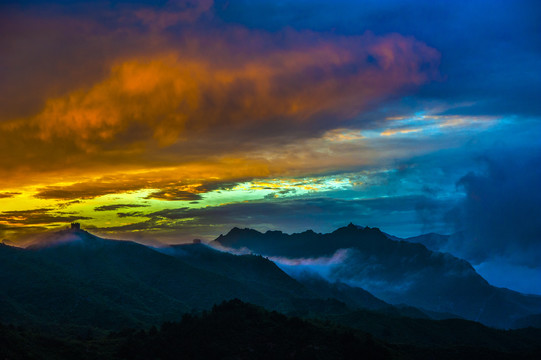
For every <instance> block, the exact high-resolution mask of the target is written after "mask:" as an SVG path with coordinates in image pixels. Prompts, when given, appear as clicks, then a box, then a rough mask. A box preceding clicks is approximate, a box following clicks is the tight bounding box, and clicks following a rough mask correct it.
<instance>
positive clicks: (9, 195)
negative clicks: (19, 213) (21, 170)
mask: <svg viewBox="0 0 541 360" xmlns="http://www.w3.org/2000/svg"><path fill="white" fill-rule="evenodd" d="M20 194H21V193H20V192H0V199H6V198H12V197H14V196H17V195H20Z"/></svg>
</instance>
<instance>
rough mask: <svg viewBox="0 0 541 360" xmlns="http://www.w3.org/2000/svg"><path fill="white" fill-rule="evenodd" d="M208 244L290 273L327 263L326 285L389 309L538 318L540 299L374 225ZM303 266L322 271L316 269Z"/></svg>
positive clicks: (488, 319) (506, 323) (237, 236)
mask: <svg viewBox="0 0 541 360" xmlns="http://www.w3.org/2000/svg"><path fill="white" fill-rule="evenodd" d="M211 245H215V246H219V247H222V248H227V249H233V250H236V251H241V250H244V251H249V252H251V253H255V254H261V255H264V256H269V257H271V258H273V259H276V261H277V262H278V263H280V262H282V263H284V264H285V266H284V269H286V271H288V270H289V272H290V273H291V274H292V275H294V276H295V275H296V274H297V271H296V270H297V269H295V267H293V269H291V267H290V266H288V264H290V263H298V264H301V265H302V264H303V263H307V264H314V263H316V264H317V263H322V262H325V260H330V261H327V266H326V267H325V268H324V270H325V271H324V276H325V278H326V279H327V280H329V281H331V282H336V281H340V282H343V283H346V284H348V285H351V286H355V287H360V288H363V289H364V290H367V291H368V292H370V293H371V294H373V295H375V296H376V297H378V298H380V299H382V300H384V301H386V302H388V303H391V304H395V305H399V304H407V305H410V306H414V307H418V308H421V309H425V310H428V311H435V312H438V313H451V314H456V315H458V316H459V317H463V318H465V319H469V320H474V321H479V322H481V323H483V324H485V325H489V326H494V327H500V328H509V327H512V326H513V325H514V323H515V322H516V321H519V319H521V318H523V317H526V316H530V315H532V314H539V313H541V296H536V295H525V294H521V293H518V292H515V291H511V290H508V289H504V288H497V287H494V286H492V285H490V284H489V283H488V282H487V281H486V280H485V279H483V278H482V277H481V276H480V275H479V274H478V273H477V272H476V271H475V269H474V268H473V267H472V266H471V265H470V264H469V263H468V262H467V261H465V260H462V259H459V258H457V257H454V256H452V255H450V254H448V253H441V252H437V251H431V250H429V249H427V247H426V246H425V245H423V244H420V243H414V242H412V240H411V239H410V240H409V241H402V240H397V238H393V237H391V236H389V235H388V234H385V233H383V232H381V231H380V230H379V229H377V228H369V227H360V226H356V225H353V224H349V225H348V226H346V227H342V228H339V229H337V230H335V231H333V232H332V233H328V234H318V233H315V232H313V231H311V230H308V231H305V232H302V233H297V234H291V235H289V234H285V233H282V232H280V231H267V232H266V233H261V232H258V231H256V230H252V229H239V228H234V229H232V230H231V231H230V232H229V233H228V234H226V235H220V236H219V237H218V238H217V239H216V240H214V241H213V242H212V243H211ZM337 254H338V255H340V256H337ZM332 259H336V260H335V261H333V260H332ZM301 268H302V266H301ZM306 269H307V270H306V272H319V273H321V272H322V271H321V270H322V269H321V267H320V268H319V269H317V268H316V270H312V269H311V267H310V266H306Z"/></svg>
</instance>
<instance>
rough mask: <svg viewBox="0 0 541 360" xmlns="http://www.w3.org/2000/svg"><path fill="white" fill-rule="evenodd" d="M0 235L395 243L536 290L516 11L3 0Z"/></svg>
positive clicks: (523, 10) (529, 153)
mask: <svg viewBox="0 0 541 360" xmlns="http://www.w3.org/2000/svg"><path fill="white" fill-rule="evenodd" d="M0 6H1V9H0V78H1V79H2V81H1V82H0V154H2V155H1V156H0V239H4V240H3V241H4V242H6V243H10V244H15V245H24V244H26V243H27V242H28V241H29V239H31V238H32V237H33V236H34V235H35V234H39V233H43V232H46V231H54V230H58V229H61V228H65V227H66V226H67V225H68V224H69V223H70V222H74V221H77V222H80V223H81V224H82V227H83V228H85V229H87V230H89V231H91V232H93V233H96V234H99V235H103V236H107V237H111V238H121V239H133V240H137V241H143V242H152V241H153V242H165V243H178V242H184V241H190V240H191V239H193V238H201V239H204V240H211V239H214V238H215V237H217V236H218V235H220V234H221V233H226V232H228V231H229V229H231V228H232V227H234V226H238V227H251V228H255V229H258V230H260V231H266V230H269V229H280V230H283V231H285V232H300V231H304V230H306V229H313V230H315V231H317V232H328V231H332V230H334V229H336V228H338V227H340V226H344V225H346V224H348V223H349V222H353V223H355V224H359V225H366V226H371V227H379V228H381V229H382V231H385V232H387V233H389V234H392V235H395V236H399V237H404V238H405V237H410V236H415V235H419V234H422V233H428V232H437V233H441V234H460V236H454V237H451V240H450V242H449V243H448V244H446V247H445V250H446V251H450V252H451V253H453V254H454V255H457V256H460V257H463V258H465V259H467V260H468V261H470V262H471V263H472V264H473V265H474V266H475V267H476V269H477V270H478V271H479V272H480V273H481V274H482V275H483V276H485V277H486V278H487V279H488V280H489V281H490V282H491V283H493V284H495V285H498V286H506V287H509V288H512V289H516V290H519V291H524V292H529V293H538V294H541V282H539V281H535V280H534V279H535V278H536V277H537V279H539V278H541V221H540V220H539V219H540V218H541V190H540V189H541V136H540V135H541V102H540V101H539V94H541V70H540V67H539V64H540V63H541V25H540V24H541V5H540V4H539V2H537V1H534V0H532V1H522V0H517V1H498V0H491V1H478V0H471V1H460V0H458V1H452V2H451V1H433V0H432V1H408V2H405V1H382V0H378V1H352V0H351V1H346V0H337V1H333V2H329V1H322V0H311V1H308V0H289V1H270V0H269V1H266V0H260V1H247V0H244V1H241V0H236V1H235V0H229V1H226V0H215V1H212V0H200V1H198V0H178V1H92V2H84V1H64V0H58V1H11V2H10V1H5V2H3V3H2V5H0Z"/></svg>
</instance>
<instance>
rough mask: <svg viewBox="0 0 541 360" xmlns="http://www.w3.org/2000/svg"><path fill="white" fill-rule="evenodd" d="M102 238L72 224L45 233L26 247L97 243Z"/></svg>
mask: <svg viewBox="0 0 541 360" xmlns="http://www.w3.org/2000/svg"><path fill="white" fill-rule="evenodd" d="M103 241H105V240H104V239H101V238H99V237H97V236H95V235H93V234H91V233H89V232H88V231H85V230H81V228H80V227H78V226H73V224H72V226H71V227H70V228H67V229H64V230H60V231H56V232H54V233H48V234H45V235H43V236H41V237H39V238H36V239H35V241H34V242H33V243H32V244H31V245H29V246H27V247H26V248H27V249H33V250H38V249H44V248H51V247H56V246H61V245H68V244H87V245H88V244H98V243H103Z"/></svg>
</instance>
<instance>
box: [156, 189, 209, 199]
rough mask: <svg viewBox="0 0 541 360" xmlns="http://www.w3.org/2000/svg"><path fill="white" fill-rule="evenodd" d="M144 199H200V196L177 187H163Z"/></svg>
mask: <svg viewBox="0 0 541 360" xmlns="http://www.w3.org/2000/svg"><path fill="white" fill-rule="evenodd" d="M146 199H156V200H167V201H193V200H201V199H202V197H201V195H199V194H195V193H193V192H190V191H186V190H178V189H163V190H160V191H155V192H153V193H150V194H149V195H148V196H147V197H146Z"/></svg>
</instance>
